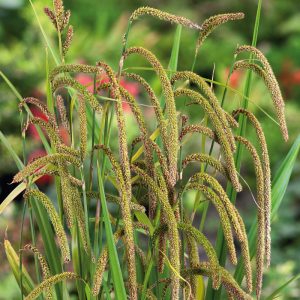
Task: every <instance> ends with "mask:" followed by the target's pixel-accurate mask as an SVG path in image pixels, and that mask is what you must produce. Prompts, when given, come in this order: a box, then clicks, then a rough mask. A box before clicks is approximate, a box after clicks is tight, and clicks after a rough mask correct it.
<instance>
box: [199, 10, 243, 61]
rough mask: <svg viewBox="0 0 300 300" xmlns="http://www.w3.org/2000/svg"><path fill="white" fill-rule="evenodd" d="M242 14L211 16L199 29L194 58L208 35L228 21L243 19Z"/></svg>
mask: <svg viewBox="0 0 300 300" xmlns="http://www.w3.org/2000/svg"><path fill="white" fill-rule="evenodd" d="M244 16H245V15H244V14H243V13H241V12H238V13H227V14H219V15H215V16H212V17H210V18H208V19H207V20H205V21H204V22H203V23H202V25H201V27H202V29H201V31H200V33H199V37H198V40H197V45H196V53H195V56H197V55H198V51H199V48H200V47H201V45H202V44H203V42H204V40H205V39H206V38H207V37H208V36H209V34H210V33H211V32H212V31H213V30H214V29H216V28H217V27H218V26H219V25H221V24H224V23H226V22H228V21H235V20H241V19H243V18H244Z"/></svg>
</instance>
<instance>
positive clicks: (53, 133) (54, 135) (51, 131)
mask: <svg viewBox="0 0 300 300" xmlns="http://www.w3.org/2000/svg"><path fill="white" fill-rule="evenodd" d="M29 122H30V123H32V124H34V125H38V126H40V127H41V128H43V129H44V130H45V131H46V133H47V135H48V137H49V139H50V141H51V144H52V145H53V146H54V147H57V146H58V145H59V144H60V143H61V142H62V141H61V138H60V135H59V133H58V131H57V127H56V128H53V127H52V126H51V125H50V123H48V122H46V121H45V120H43V119H41V118H37V117H34V118H31V119H30V121H29Z"/></svg>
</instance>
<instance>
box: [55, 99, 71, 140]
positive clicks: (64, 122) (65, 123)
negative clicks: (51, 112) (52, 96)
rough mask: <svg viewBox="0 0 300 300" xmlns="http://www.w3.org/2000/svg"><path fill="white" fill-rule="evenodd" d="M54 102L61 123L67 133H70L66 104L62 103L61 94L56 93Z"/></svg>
mask: <svg viewBox="0 0 300 300" xmlns="http://www.w3.org/2000/svg"><path fill="white" fill-rule="evenodd" d="M56 104H57V108H58V112H59V116H60V119H61V123H62V125H63V127H64V128H65V129H67V131H68V133H69V134H70V126H69V121H68V118H67V110H66V106H65V103H64V99H63V97H62V96H61V95H57V97H56Z"/></svg>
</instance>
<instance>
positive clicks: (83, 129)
mask: <svg viewBox="0 0 300 300" xmlns="http://www.w3.org/2000/svg"><path fill="white" fill-rule="evenodd" d="M78 102H79V107H78V113H79V128H80V155H81V160H83V159H84V157H85V155H86V151H87V118H86V111H85V102H84V99H83V97H81V95H79V96H78Z"/></svg>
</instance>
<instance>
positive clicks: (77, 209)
mask: <svg viewBox="0 0 300 300" xmlns="http://www.w3.org/2000/svg"><path fill="white" fill-rule="evenodd" d="M83 184H84V183H83ZM68 185H69V186H70V192H71V196H72V210H73V215H74V220H76V222H77V224H78V228H79V231H80V236H81V239H82V244H83V248H84V250H85V252H86V253H87V254H90V250H91V249H90V245H89V241H88V234H89V233H88V232H87V230H86V227H85V215H84V210H83V206H82V202H81V197H80V193H79V191H78V189H77V187H76V186H74V185H71V182H70V180H69V181H68Z"/></svg>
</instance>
